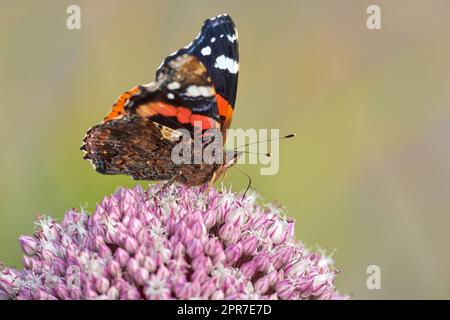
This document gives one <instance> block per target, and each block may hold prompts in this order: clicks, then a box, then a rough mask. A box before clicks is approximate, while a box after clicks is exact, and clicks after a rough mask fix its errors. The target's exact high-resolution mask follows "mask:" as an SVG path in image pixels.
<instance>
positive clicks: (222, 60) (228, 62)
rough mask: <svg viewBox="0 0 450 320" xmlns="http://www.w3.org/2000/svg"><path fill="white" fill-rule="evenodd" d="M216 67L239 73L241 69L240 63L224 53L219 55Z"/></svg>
mask: <svg viewBox="0 0 450 320" xmlns="http://www.w3.org/2000/svg"><path fill="white" fill-rule="evenodd" d="M214 67H216V68H218V69H221V70H228V71H229V72H230V73H237V72H238V71H239V63H238V62H237V61H236V60H233V59H231V58H228V57H226V56H224V55H221V56H219V57H217V59H216V63H215V65H214Z"/></svg>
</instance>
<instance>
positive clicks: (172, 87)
mask: <svg viewBox="0 0 450 320" xmlns="http://www.w3.org/2000/svg"><path fill="white" fill-rule="evenodd" d="M180 87H181V84H180V83H179V82H177V81H174V82H171V83H169V84H168V85H167V89H169V90H176V89H180Z"/></svg>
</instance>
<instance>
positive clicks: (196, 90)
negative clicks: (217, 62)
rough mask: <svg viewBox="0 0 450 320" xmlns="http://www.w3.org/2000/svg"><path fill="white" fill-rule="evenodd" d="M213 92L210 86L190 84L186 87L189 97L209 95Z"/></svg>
mask: <svg viewBox="0 0 450 320" xmlns="http://www.w3.org/2000/svg"><path fill="white" fill-rule="evenodd" d="M213 94H214V92H213V90H212V88H211V87H205V86H196V85H191V86H189V87H187V88H186V95H187V96H189V97H198V96H203V97H211V96H212V95H213Z"/></svg>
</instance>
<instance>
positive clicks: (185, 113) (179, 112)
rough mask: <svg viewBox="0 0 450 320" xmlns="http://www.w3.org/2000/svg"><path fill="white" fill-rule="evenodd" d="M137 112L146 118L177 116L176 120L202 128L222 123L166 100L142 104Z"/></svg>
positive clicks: (215, 126) (209, 127)
mask: <svg viewBox="0 0 450 320" xmlns="http://www.w3.org/2000/svg"><path fill="white" fill-rule="evenodd" d="M136 112H137V113H138V114H139V115H141V116H142V117H144V118H150V117H153V116H156V115H161V116H163V117H176V118H177V120H176V121H178V122H179V123H180V124H191V125H192V126H194V127H197V128H201V129H202V130H208V129H212V128H220V124H219V123H218V122H217V121H216V120H214V119H213V118H210V117H208V116H204V115H201V114H192V110H191V109H189V108H186V107H177V106H173V105H171V104H168V103H164V102H150V103H147V104H143V105H140V106H139V107H137V108H136Z"/></svg>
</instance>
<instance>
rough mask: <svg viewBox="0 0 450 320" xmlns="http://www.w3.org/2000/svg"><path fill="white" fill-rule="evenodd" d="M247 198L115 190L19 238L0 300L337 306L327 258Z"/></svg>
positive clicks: (279, 215) (178, 189) (2, 270)
mask: <svg viewBox="0 0 450 320" xmlns="http://www.w3.org/2000/svg"><path fill="white" fill-rule="evenodd" d="M255 201H256V197H255V196H254V195H248V196H247V197H245V198H242V196H241V195H239V194H236V193H233V192H231V191H230V190H226V189H225V188H222V190H220V191H217V190H216V189H214V188H210V189H208V188H206V187H195V188H188V187H185V186H181V185H176V186H171V187H168V188H163V187H162V186H161V185H154V186H150V187H149V189H148V190H143V189H142V188H141V187H140V186H137V187H135V188H133V189H120V190H118V191H117V192H116V193H115V194H114V195H112V196H109V197H105V198H104V200H103V201H102V202H101V203H100V204H99V205H97V208H96V209H95V212H94V213H93V214H92V215H86V214H85V213H84V211H83V210H81V212H79V211H77V210H69V211H68V212H66V214H65V215H64V218H63V220H62V221H61V222H60V223H57V222H56V221H55V220H54V219H52V218H51V217H48V216H42V217H40V218H39V219H38V220H37V221H36V223H35V224H36V231H35V234H34V235H33V236H22V237H20V238H19V243H20V246H21V248H22V250H23V252H24V254H25V255H24V257H23V265H24V268H23V270H16V269H14V268H7V267H4V266H2V265H0V299H342V298H345V297H344V296H341V295H340V294H339V293H337V292H336V290H335V288H334V286H333V282H334V278H335V275H336V270H335V269H334V267H333V260H332V259H331V257H329V256H325V255H324V254H320V253H314V252H309V251H308V250H306V249H305V248H304V246H303V245H302V244H301V243H298V242H296V241H295V239H294V221H293V220H290V219H288V218H286V217H285V216H284V215H283V210H281V209H280V208H277V207H275V206H273V205H268V206H264V207H263V206H260V205H258V204H256V203H255Z"/></svg>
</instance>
